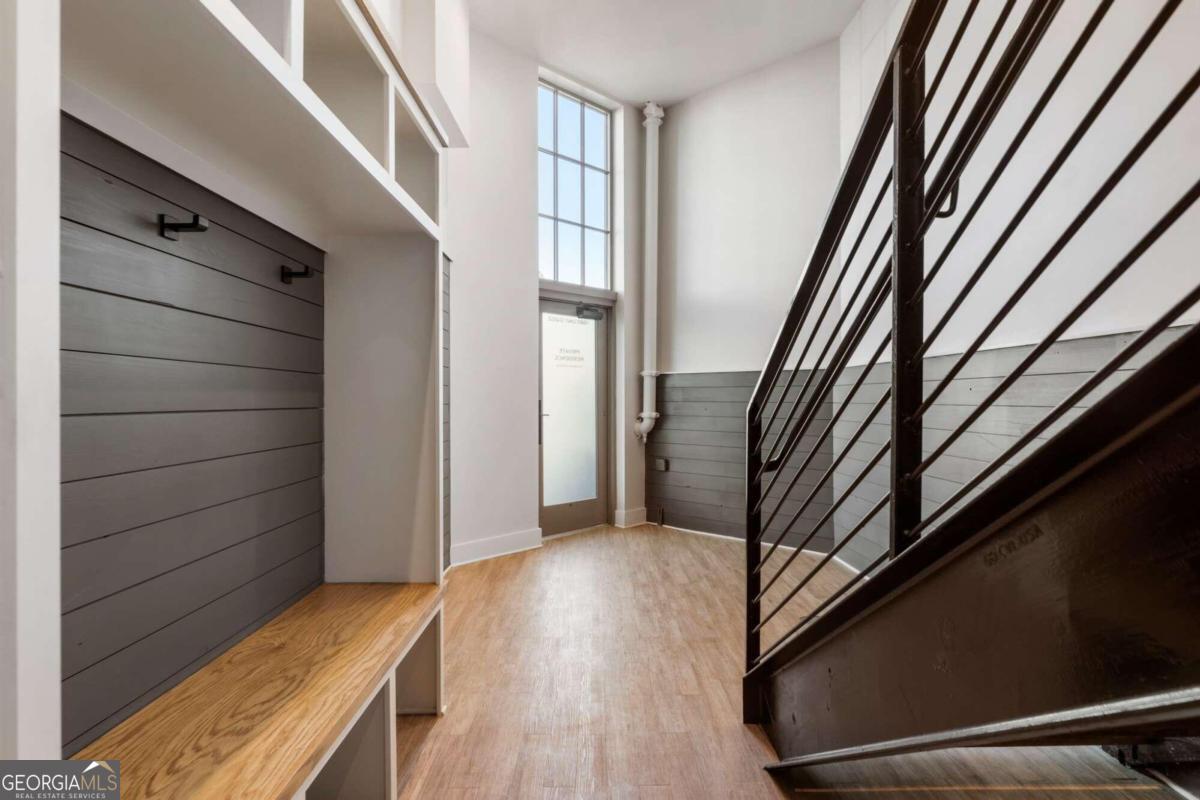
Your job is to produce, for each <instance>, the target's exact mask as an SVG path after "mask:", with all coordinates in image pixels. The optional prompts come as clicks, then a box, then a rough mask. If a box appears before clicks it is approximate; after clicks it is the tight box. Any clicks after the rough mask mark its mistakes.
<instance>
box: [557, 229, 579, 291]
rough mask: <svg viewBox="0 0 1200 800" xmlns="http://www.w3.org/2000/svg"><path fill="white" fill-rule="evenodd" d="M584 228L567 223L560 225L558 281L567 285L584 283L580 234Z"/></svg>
mask: <svg viewBox="0 0 1200 800" xmlns="http://www.w3.org/2000/svg"><path fill="white" fill-rule="evenodd" d="M582 232H583V228H581V227H579V226H578V225H571V224H569V223H566V222H560V223H558V279H559V280H560V281H564V282H566V283H583V263H582V262H583V253H582V252H580V251H581V250H582V248H583V242H582V241H581V237H580V234H581V233H582Z"/></svg>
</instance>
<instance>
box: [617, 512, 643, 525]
mask: <svg viewBox="0 0 1200 800" xmlns="http://www.w3.org/2000/svg"><path fill="white" fill-rule="evenodd" d="M645 524H646V509H645V508H618V509H617V510H616V511H614V512H613V525H614V526H616V527H618V528H636V527H638V526H639V525H645Z"/></svg>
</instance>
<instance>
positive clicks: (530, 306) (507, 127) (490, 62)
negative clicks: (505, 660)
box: [445, 31, 541, 563]
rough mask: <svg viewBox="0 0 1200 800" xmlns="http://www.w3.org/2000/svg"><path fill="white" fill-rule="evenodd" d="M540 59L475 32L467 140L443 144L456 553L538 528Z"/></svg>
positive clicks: (489, 547) (515, 545) (505, 542)
mask: <svg viewBox="0 0 1200 800" xmlns="http://www.w3.org/2000/svg"><path fill="white" fill-rule="evenodd" d="M537 79H538V71H537V64H536V63H535V62H534V61H533V60H532V59H530V58H528V57H525V56H522V55H519V54H517V53H514V52H512V51H510V50H508V49H507V48H505V47H503V46H501V45H499V44H497V43H496V42H494V41H492V40H491V39H489V38H487V37H485V36H483V35H481V34H480V33H479V32H478V31H475V32H473V33H472V36H471V86H472V90H471V116H472V118H473V119H475V120H482V121H485V124H478V125H476V126H475V131H474V134H473V136H472V139H471V146H470V147H469V148H467V149H463V150H451V151H449V152H448V154H447V158H448V163H447V169H448V175H447V181H448V189H447V193H448V198H447V215H446V223H445V238H446V242H447V244H446V252H447V253H448V254H449V255H450V257H451V258H452V259H454V264H453V266H452V267H451V269H452V270H453V275H452V277H451V280H450V291H451V299H450V308H451V312H450V318H451V319H450V347H451V357H450V386H451V391H450V401H451V410H450V419H451V425H452V426H453V431H452V433H451V437H450V443H451V444H450V446H451V448H452V450H453V455H452V458H451V476H450V484H451V490H450V502H451V520H452V530H451V561H452V562H453V563H462V562H463V561H467V560H472V559H475V558H481V557H484V556H487V555H493V554H496V553H501V552H509V551H512V550H515V549H521V548H523V547H531V546H536V545H537V544H539V543H540V541H541V530H540V529H539V527H538V451H537V422H538V416H537V415H538V410H537V409H538V361H537V353H538V275H537V243H536V232H537V226H536V223H535V220H536V219H537V196H536V175H537V151H536V149H535V144H536V142H537V131H536V125H537V106H536V99H537V92H536V87H537Z"/></svg>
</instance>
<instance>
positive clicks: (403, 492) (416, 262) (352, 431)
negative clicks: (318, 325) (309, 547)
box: [325, 235, 441, 583]
mask: <svg viewBox="0 0 1200 800" xmlns="http://www.w3.org/2000/svg"><path fill="white" fill-rule="evenodd" d="M329 245H330V246H329V253H328V256H327V258H326V260H325V579H326V580H327V581H330V582H331V583H340V582H351V581H384V582H387V581H398V582H406V581H415V582H433V581H434V580H436V578H437V576H438V570H437V558H438V551H439V549H440V546H441V543H440V541H439V540H438V539H437V537H436V536H434V535H433V532H435V531H437V529H438V519H439V517H440V516H441V515H440V511H439V508H438V503H437V497H438V483H439V480H440V476H441V465H440V464H439V462H438V453H437V448H438V438H439V437H438V424H437V407H438V386H439V384H440V383H441V380H440V376H439V374H438V361H437V352H438V349H439V345H438V341H437V337H436V336H435V332H436V330H437V323H438V318H437V316H436V311H437V271H436V270H437V266H438V256H437V243H436V242H434V241H432V240H431V239H429V238H427V237H425V236H421V235H410V236H380V237H366V236H354V237H338V238H334V239H332V240H331V241H330V243H329Z"/></svg>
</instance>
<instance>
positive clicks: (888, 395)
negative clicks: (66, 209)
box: [758, 336, 892, 572]
mask: <svg viewBox="0 0 1200 800" xmlns="http://www.w3.org/2000/svg"><path fill="white" fill-rule="evenodd" d="M888 338H889V339H890V338H891V337H890V336H889V337H888ZM891 399H892V390H891V388H890V387H889V388H888V390H887V391H886V392H884V393H883V394H882V395H880V397H879V399H878V400H876V401H875V405H874V406H872V408H871V412H870V413H869V414H867V416H866V418H864V419H863V421H862V422H861V423H859V426H858V428H857V429H856V430H855V431H854V433H853V434H851V436H850V440H849V441H848V442H847V443H846V446H845V447H844V448H842V452H841V453H839V454H838V457H837V458H835V459H834V460H833V463H831V464H830V465H829V467H828V468H827V469H826V470H825V472H824V473H823V474H822V475H821V479H820V480H819V481H817V483H816V485H815V486H813V489H812V491H811V492H809V493H808V497H806V498H804V502H803V503H801V504H800V508H799V510H797V511H796V513H795V514H793V520H792V523H791V524H794V523H795V520H796V519H798V518H799V517H800V515H802V514H803V513H804V512H805V510H807V509H808V506H809V504H811V503H812V501H813V498H815V497H816V496H817V492H819V491H820V489H821V487H822V486H824V485H825V481H827V480H829V478H830V477H831V476H832V475H833V474H834V472H835V470H837V468H838V467H840V466H841V465H842V462H843V461H845V460H846V457H847V456H848V455H849V454H850V449H851V448H852V447H854V446H855V445H856V444H858V440H859V438H860V437H862V435H863V432H864V431H866V429H867V428H869V427H870V426H871V424H872V420H874V419H875V416H876V415H877V414H878V413H879V412H880V411H882V410H883V407H884V406H885V405H887V403H888V401H889V400H891ZM812 452H813V453H815V452H816V448H815V447H814V448H813V451H812ZM800 474H802V473H800V472H797V473H796V475H797V476H799V475H800ZM786 499H787V495H786V494H785V495H784V496H783V497H782V498H780V500H779V505H777V506H775V510H774V511H773V512H772V513H771V517H770V519H768V520H767V522H766V523H764V524H763V526H762V532H761V533H760V537H765V536H766V533H767V529H768V528H769V527H770V526H771V523H772V522H773V521H774V520H775V517H776V516H777V515H778V513H779V510H780V509H781V508H782V507H783V501H784V500H786ZM786 530H787V529H786V528H785V529H784V533H782V534H780V536H779V538H778V539H776V540H775V542H774V544H772V545H771V549H770V550H768V551H767V554H766V555H765V556H763V559H762V560H763V562H764V563H765V562H766V561H767V560H768V559H770V558H771V556H773V555H774V554H775V550H776V548H778V547H779V545H780V544H782V543H783V539H784V537H785V536H786V535H787V533H786ZM758 571H759V572H761V571H762V564H761V563H760V564H759V565H758Z"/></svg>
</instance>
